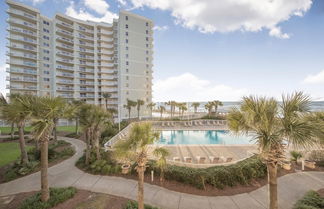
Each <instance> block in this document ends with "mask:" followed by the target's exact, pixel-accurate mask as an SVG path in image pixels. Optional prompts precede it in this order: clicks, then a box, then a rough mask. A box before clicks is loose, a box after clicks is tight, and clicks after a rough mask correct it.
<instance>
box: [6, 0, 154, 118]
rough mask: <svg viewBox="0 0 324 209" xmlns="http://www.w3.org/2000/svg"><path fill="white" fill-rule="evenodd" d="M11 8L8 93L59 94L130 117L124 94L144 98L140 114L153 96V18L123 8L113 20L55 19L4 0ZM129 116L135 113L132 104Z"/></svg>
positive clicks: (144, 114) (146, 110)
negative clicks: (106, 96) (115, 110)
mask: <svg viewBox="0 0 324 209" xmlns="http://www.w3.org/2000/svg"><path fill="white" fill-rule="evenodd" d="M7 4H8V6H9V9H8V10H7V13H8V15H9V18H8V20H7V23H8V29H7V30H8V36H7V39H8V44H7V48H8V52H7V56H8V59H7V64H9V68H8V69H7V72H8V73H9V76H8V77H7V81H9V84H8V85H7V88H8V89H9V90H10V93H23V94H32V95H38V96H53V97H55V96H60V97H63V98H66V99H67V100H72V99H76V100H84V101H86V102H87V103H90V104H96V105H101V106H103V107H105V106H106V99H105V98H104V94H105V93H109V95H110V97H109V98H108V101H107V105H108V108H114V109H117V110H118V111H119V114H118V115H119V116H120V118H121V119H124V118H128V117H129V115H128V111H127V109H126V108H125V107H124V105H125V104H126V103H127V99H130V100H133V101H136V100H143V101H144V103H145V104H144V105H143V106H142V107H141V111H140V116H141V117H148V116H150V114H151V113H150V110H149V108H147V106H146V105H147V104H149V103H150V102H152V67H153V63H152V61H153V30H152V28H153V22H152V21H151V20H149V19H147V18H145V17H142V16H139V15H136V14H133V13H130V12H126V11H121V12H120V13H119V18H118V19H114V20H113V23H112V24H108V23H103V22H100V23H99V22H91V21H83V20H78V19H75V18H72V17H69V16H66V15H63V14H56V15H55V17H54V18H53V19H50V18H48V17H45V16H43V15H41V14H40V12H39V10H37V9H35V8H32V7H29V6H26V5H23V4H21V3H18V2H15V1H11V0H7ZM130 117H131V118H134V117H137V110H136V108H132V111H131V116H130Z"/></svg>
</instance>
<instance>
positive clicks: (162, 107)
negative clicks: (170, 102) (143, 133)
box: [158, 106, 165, 119]
mask: <svg viewBox="0 0 324 209" xmlns="http://www.w3.org/2000/svg"><path fill="white" fill-rule="evenodd" d="M158 110H159V112H160V118H161V119H162V114H163V112H165V107H164V106H159V107H158Z"/></svg>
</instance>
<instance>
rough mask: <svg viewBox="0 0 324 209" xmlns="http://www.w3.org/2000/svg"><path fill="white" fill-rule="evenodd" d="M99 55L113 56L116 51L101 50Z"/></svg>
mask: <svg viewBox="0 0 324 209" xmlns="http://www.w3.org/2000/svg"><path fill="white" fill-rule="evenodd" d="M98 54H106V55H113V54H114V51H112V50H104V49H99V50H98Z"/></svg>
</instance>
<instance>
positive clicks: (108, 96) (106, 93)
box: [102, 92, 111, 110]
mask: <svg viewBox="0 0 324 209" xmlns="http://www.w3.org/2000/svg"><path fill="white" fill-rule="evenodd" d="M102 97H103V98H104V99H105V104H106V110H108V99H109V98H110V97H111V94H110V93H108V92H104V93H102Z"/></svg>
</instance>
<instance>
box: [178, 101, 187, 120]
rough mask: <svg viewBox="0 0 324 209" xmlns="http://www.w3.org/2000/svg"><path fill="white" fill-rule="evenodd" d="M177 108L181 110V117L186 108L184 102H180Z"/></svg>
mask: <svg viewBox="0 0 324 209" xmlns="http://www.w3.org/2000/svg"><path fill="white" fill-rule="evenodd" d="M179 109H180V110H181V117H183V114H184V112H185V111H187V110H188V108H187V104H186V103H180V105H179Z"/></svg>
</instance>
